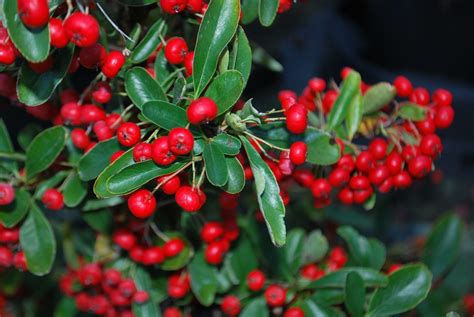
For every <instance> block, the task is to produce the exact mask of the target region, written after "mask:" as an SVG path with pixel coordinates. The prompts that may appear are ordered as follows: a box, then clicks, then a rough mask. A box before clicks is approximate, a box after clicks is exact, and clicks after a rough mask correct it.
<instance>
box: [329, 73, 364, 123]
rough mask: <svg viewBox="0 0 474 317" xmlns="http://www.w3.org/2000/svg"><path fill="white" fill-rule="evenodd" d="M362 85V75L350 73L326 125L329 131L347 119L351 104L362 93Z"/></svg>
mask: <svg viewBox="0 0 474 317" xmlns="http://www.w3.org/2000/svg"><path fill="white" fill-rule="evenodd" d="M360 83H361V78H360V74H359V73H357V72H355V71H352V72H350V73H349V75H348V76H347V77H346V79H345V80H344V82H343V84H342V87H341V91H340V93H339V96H338V98H337V99H336V102H334V105H333V107H332V108H331V111H330V112H329V115H328V121H327V124H326V128H327V130H328V131H333V130H334V129H335V128H337V126H339V125H340V124H341V123H342V121H343V120H344V119H345V118H346V117H347V113H348V111H349V107H350V104H351V102H352V100H353V99H354V96H356V94H357V93H358V92H359V91H360Z"/></svg>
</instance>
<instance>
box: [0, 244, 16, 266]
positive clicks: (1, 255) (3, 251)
mask: <svg viewBox="0 0 474 317" xmlns="http://www.w3.org/2000/svg"><path fill="white" fill-rule="evenodd" d="M12 263H13V252H12V251H11V250H10V249H9V248H7V247H4V246H1V245H0V268H8V267H10V266H11V265H12Z"/></svg>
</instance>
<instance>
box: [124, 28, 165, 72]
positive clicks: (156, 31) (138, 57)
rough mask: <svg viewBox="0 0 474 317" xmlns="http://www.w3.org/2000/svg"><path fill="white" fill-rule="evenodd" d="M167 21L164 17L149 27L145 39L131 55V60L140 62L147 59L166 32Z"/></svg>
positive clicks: (135, 62)
mask: <svg viewBox="0 0 474 317" xmlns="http://www.w3.org/2000/svg"><path fill="white" fill-rule="evenodd" d="M166 29H167V27H166V22H165V21H164V20H162V19H159V20H157V21H156V22H155V23H154V24H153V25H152V26H151V27H150V28H149V29H148V32H147V33H146V35H145V36H144V37H143V39H142V40H141V41H140V43H138V45H137V46H136V47H135V49H134V50H133V51H132V54H131V55H130V57H129V60H130V62H132V63H134V64H139V63H141V62H144V61H146V59H147V58H148V57H150V55H151V54H153V53H154V52H155V51H156V48H157V47H158V45H159V44H160V42H161V39H160V36H163V35H164V34H166Z"/></svg>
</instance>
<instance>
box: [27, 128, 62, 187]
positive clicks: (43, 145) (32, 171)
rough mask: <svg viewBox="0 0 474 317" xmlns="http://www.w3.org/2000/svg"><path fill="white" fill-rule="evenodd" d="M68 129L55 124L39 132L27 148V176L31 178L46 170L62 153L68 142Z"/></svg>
mask: <svg viewBox="0 0 474 317" xmlns="http://www.w3.org/2000/svg"><path fill="white" fill-rule="evenodd" d="M66 137H67V131H66V129H65V128H64V127H63V126H55V127H52V128H49V129H46V130H44V131H43V132H41V133H40V134H38V135H37V136H36V137H35V138H34V139H33V141H32V142H31V143H30V146H28V149H27V150H26V162H25V170H26V177H27V178H28V179H31V178H32V177H33V176H35V175H36V174H38V173H41V172H42V171H44V170H46V169H47V168H48V167H50V166H51V164H53V163H54V161H55V160H56V158H57V157H58V156H59V154H61V152H62V150H63V148H64V145H65V144H66Z"/></svg>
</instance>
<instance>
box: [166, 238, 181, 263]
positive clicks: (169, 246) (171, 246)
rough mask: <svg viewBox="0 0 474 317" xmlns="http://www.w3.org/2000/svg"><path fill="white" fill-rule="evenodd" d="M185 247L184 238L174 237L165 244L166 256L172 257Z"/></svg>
mask: <svg viewBox="0 0 474 317" xmlns="http://www.w3.org/2000/svg"><path fill="white" fill-rule="evenodd" d="M184 247H185V245H184V242H183V240H181V239H178V238H173V239H170V240H168V241H166V243H165V244H164V245H163V251H164V252H165V255H166V257H169V258H171V257H174V256H177V255H178V254H180V253H181V251H183V249H184Z"/></svg>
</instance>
